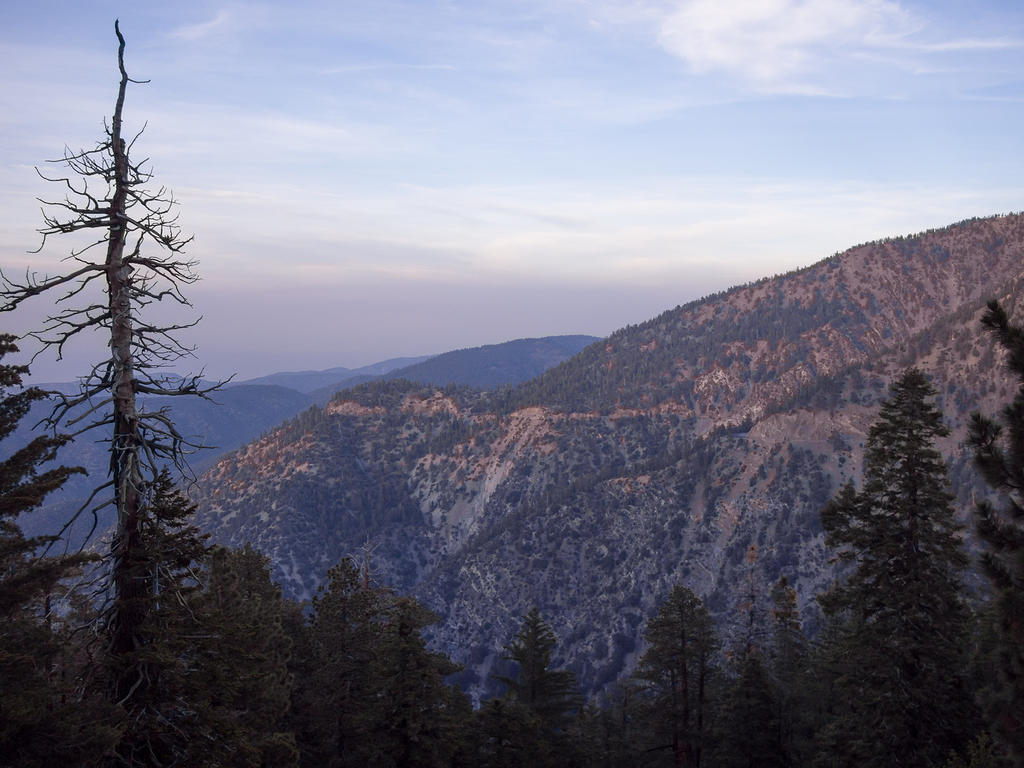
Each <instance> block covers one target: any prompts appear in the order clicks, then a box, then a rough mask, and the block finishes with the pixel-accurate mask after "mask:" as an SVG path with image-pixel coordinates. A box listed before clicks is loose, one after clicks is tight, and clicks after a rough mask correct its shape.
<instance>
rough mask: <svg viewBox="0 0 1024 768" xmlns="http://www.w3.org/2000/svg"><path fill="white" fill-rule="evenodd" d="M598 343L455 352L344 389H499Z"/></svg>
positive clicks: (538, 343) (327, 395) (561, 341)
mask: <svg viewBox="0 0 1024 768" xmlns="http://www.w3.org/2000/svg"><path fill="white" fill-rule="evenodd" d="M597 341H600V339H599V338H598V337H597V336H545V337H543V338H539V339H515V340H514V341H506V342H504V343H502V344H487V345H485V346H482V347H470V348H468V349H457V350H454V351H453V352H445V353H444V354H442V355H436V356H434V357H430V358H426V359H424V360H423V361H421V362H417V363H413V364H412V365H407V366H404V367H401V368H395V369H393V370H390V371H388V372H386V373H384V374H382V375H379V376H370V375H362V376H358V377H354V378H351V379H348V380H347V381H346V386H347V387H348V386H355V385H358V384H364V383H366V382H368V381H374V380H385V381H392V380H395V379H408V380H409V381H413V382H416V383H419V384H433V385H435V386H439V387H444V386H447V385H449V384H461V385H464V386H467V387H474V388H476V389H498V388H499V387H507V386H510V385H514V384H520V383H522V382H524V381H528V380H529V379H532V378H534V377H536V376H540V375H541V374H542V373H544V372H545V371H547V370H548V369H550V368H553V367H554V366H556V365H558V364H559V363H561V362H564V361H565V360H567V359H568V358H570V357H572V356H573V355H575V354H576V353H577V352H579V351H580V350H581V349H583V348H584V347H586V346H588V345H590V344H593V343H594V342H597ZM337 391H338V389H336V388H331V387H325V388H320V389H318V390H315V391H313V392H311V393H310V396H311V397H312V398H313V400H314V401H315V402H317V403H318V404H320V405H325V404H326V403H327V402H328V401H329V400H330V399H331V397H332V396H333V395H334V394H335V393H336V392H337Z"/></svg>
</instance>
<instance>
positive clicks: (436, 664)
mask: <svg viewBox="0 0 1024 768" xmlns="http://www.w3.org/2000/svg"><path fill="white" fill-rule="evenodd" d="M436 622H437V616H436V615H435V614H433V613H431V612H430V611H428V610H427V609H426V608H424V607H423V606H422V605H420V604H419V603H417V602H416V601H415V600H413V599H412V598H410V597H402V598H398V599H396V600H395V601H394V603H393V604H392V605H391V606H390V608H389V610H388V617H387V620H386V621H385V622H384V624H383V626H382V627H381V637H380V643H379V651H380V654H379V657H378V659H379V664H380V667H379V670H378V674H379V676H380V680H381V696H382V698H383V700H384V702H385V711H384V712H383V713H382V714H383V717H382V719H381V721H380V723H379V728H378V731H377V735H376V740H377V741H378V742H379V743H381V744H384V745H386V755H387V760H386V761H382V762H380V763H378V765H380V766H382V768H384V766H388V765H393V766H395V767H396V768H448V766H451V765H452V762H453V760H454V759H455V756H456V755H457V754H458V753H459V752H460V750H461V749H462V744H461V742H462V732H461V731H462V725H463V722H464V721H465V719H466V718H467V716H468V715H469V713H470V705H469V700H468V699H466V697H465V695H464V694H463V693H462V692H461V691H458V690H455V689H453V688H451V687H450V686H448V685H446V684H445V682H444V678H445V677H446V676H447V675H450V674H452V673H454V672H457V671H458V670H459V666H458V665H456V664H454V663H452V661H451V660H450V659H449V658H448V657H447V656H445V655H444V654H441V653H434V652H431V651H428V650H427V645H426V642H425V641H424V639H423V635H422V632H423V629H424V628H425V627H428V626H430V625H431V624H434V623H436Z"/></svg>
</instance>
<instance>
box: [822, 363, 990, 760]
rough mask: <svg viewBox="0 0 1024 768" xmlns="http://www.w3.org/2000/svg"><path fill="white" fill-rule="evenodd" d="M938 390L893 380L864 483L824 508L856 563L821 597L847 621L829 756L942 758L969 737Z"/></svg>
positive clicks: (957, 560)
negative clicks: (936, 398)
mask: <svg viewBox="0 0 1024 768" xmlns="http://www.w3.org/2000/svg"><path fill="white" fill-rule="evenodd" d="M934 394H935V392H934V390H933V389H932V387H931V385H930V384H929V383H928V380H927V379H926V378H925V376H924V374H922V373H921V372H920V371H918V370H916V369H910V370H908V371H906V372H905V373H904V374H903V375H902V376H901V377H900V378H899V379H898V380H897V381H896V382H895V383H894V384H893V385H892V388H891V391H890V397H889V399H888V400H887V401H885V402H884V403H883V404H882V407H881V413H880V416H879V419H878V421H877V422H876V423H875V424H874V425H873V426H872V427H871V429H870V431H869V433H868V440H867V445H866V448H865V456H864V479H863V488H862V489H861V491H860V492H857V491H856V490H855V489H854V488H853V486H852V485H848V486H846V487H845V488H844V489H843V490H842V491H840V493H839V494H838V495H837V496H836V498H834V499H833V500H832V501H830V502H829V503H828V505H826V507H825V509H824V510H823V511H822V513H821V520H822V525H823V527H824V529H825V533H826V542H827V544H828V545H829V546H832V547H836V548H838V550H839V558H840V559H841V560H844V561H847V562H849V563H850V564H851V566H852V570H851V572H850V574H849V576H848V578H847V579H846V580H845V581H844V582H842V583H839V584H836V585H835V586H833V588H832V589H831V590H830V591H829V592H828V593H827V594H826V595H824V596H822V598H821V603H822V606H823V608H824V609H825V611H826V613H828V614H830V615H831V616H834V617H838V618H840V619H841V620H842V622H843V624H842V631H841V633H840V634H839V635H838V639H837V641H836V642H839V643H841V644H842V652H841V653H840V654H839V657H840V658H841V659H842V668H841V671H840V674H839V678H838V680H837V691H836V692H837V694H838V697H839V700H840V705H839V709H838V711H837V713H836V716H834V717H833V718H832V722H831V723H830V724H829V727H828V729H827V730H826V733H825V734H824V735H823V738H822V747H823V764H827V765H872V766H911V765H914V766H933V765H942V764H943V763H944V762H945V760H946V758H947V757H948V755H949V753H950V751H951V750H953V749H961V748H963V746H964V745H965V741H966V739H967V738H968V735H969V734H971V733H972V727H973V722H972V719H973V718H972V715H973V712H972V709H971V705H970V696H969V695H968V693H967V690H966V686H965V682H964V670H965V661H966V654H965V645H966V630H967V612H966V609H965V607H964V604H963V600H962V598H961V595H960V588H961V574H962V571H963V569H964V567H965V565H966V557H965V555H964V552H963V549H962V546H961V541H960V536H959V528H958V526H957V524H956V521H955V519H954V512H953V507H952V497H951V495H950V494H949V492H948V491H947V489H946V465H945V463H944V461H943V459H942V457H941V455H940V454H939V452H938V451H937V450H936V449H935V447H934V444H933V442H934V440H935V438H937V437H940V436H943V435H946V434H948V430H947V428H946V426H945V425H944V424H943V421H942V415H941V414H940V412H939V411H938V409H937V408H936V407H935V406H934V404H933V403H932V402H931V397H932V396H933V395H934Z"/></svg>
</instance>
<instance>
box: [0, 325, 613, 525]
mask: <svg viewBox="0 0 1024 768" xmlns="http://www.w3.org/2000/svg"><path fill="white" fill-rule="evenodd" d="M596 340H597V339H596V338H595V337H592V336H552V337H547V338H543V339H519V340H516V341H511V342H506V343H504V344H493V345H488V346H485V347H477V348H473V349H461V350H457V351H454V352H448V353H445V354H442V355H438V356H436V357H433V358H431V357H429V356H421V357H403V358H393V359H390V360H384V361H382V362H379V363H373V364H372V365H367V366H363V367H362V368H357V369H347V368H331V369H328V370H325V371H302V372H284V373H274V374H270V375H268V376H263V377H260V378H257V379H250V380H248V381H243V382H230V383H228V384H227V385H225V386H224V387H223V388H222V389H221V390H218V391H217V392H215V393H213V394H211V396H210V398H209V399H201V398H193V397H182V398H160V397H152V398H143V399H142V400H141V401H140V402H141V404H142V405H143V406H144V407H146V408H149V409H151V410H157V409H161V408H166V409H167V410H168V412H169V415H170V417H171V419H172V421H173V422H174V424H175V426H176V427H177V429H178V431H179V432H180V433H181V434H182V436H184V437H185V438H186V439H188V440H191V441H193V442H194V443H196V444H197V445H201V446H202V449H201V450H198V451H196V452H195V453H193V454H192V455H191V456H190V457H189V464H190V468H191V470H192V471H193V472H194V473H196V474H199V473H201V472H203V471H205V470H207V469H209V468H210V467H211V466H212V465H213V464H214V463H215V462H216V461H217V460H218V459H219V458H220V457H221V456H222V455H223V454H224V453H226V452H228V451H230V450H233V449H236V448H238V447H240V446H242V445H245V444H246V443H248V442H249V441H251V440H253V439H255V438H257V437H259V435H260V434H261V433H263V432H266V431H267V430H269V429H271V428H273V427H277V426H279V425H280V424H282V423H283V422H285V421H286V420H288V419H290V418H292V417H293V416H295V415H296V414H297V413H299V412H300V411H303V410H305V409H306V408H308V407H309V406H310V405H312V404H314V403H321V404H323V403H326V402H327V401H328V400H329V399H330V397H331V396H332V395H334V394H335V393H336V392H337V391H338V390H339V389H341V388H342V387H344V386H346V385H347V384H348V383H349V382H353V383H354V382H357V381H366V380H377V379H380V378H381V377H385V376H387V377H388V378H396V377H407V378H410V379H413V380H422V381H429V382H433V383H440V384H446V383H450V382H456V383H468V384H474V385H477V386H489V387H501V386H507V385H511V384H515V383H518V382H520V381H522V380H524V379H526V378H529V377H530V376H533V375H536V374H539V373H541V372H543V371H544V370H546V369H548V368H550V367H551V366H553V365H555V364H556V363H559V362H562V361H563V360H565V359H566V358H568V357H570V356H572V355H573V354H575V353H576V352H578V351H579V350H580V349H581V348H582V347H583V346H585V345H586V344H588V343H590V342H593V341H596ZM324 382H330V383H329V384H327V385H326V387H322V385H323V383H324ZM40 386H41V387H42V388H43V389H48V390H52V391H56V392H62V393H64V394H74V393H77V392H78V384H77V382H61V383H54V384H43V385H40ZM318 388H320V389H318ZM46 413H48V406H47V405H45V404H39V405H37V407H36V408H35V409H34V411H33V413H32V414H30V415H29V417H28V418H27V419H25V420H23V422H22V423H21V424H19V426H18V428H17V430H16V432H15V434H14V436H13V438H12V439H11V441H10V443H9V445H8V444H6V443H5V444H4V445H3V446H2V449H3V450H13V449H14V448H16V447H18V446H20V445H24V444H25V443H27V442H28V440H30V439H31V437H32V426H33V425H34V424H36V423H37V422H38V421H39V420H40V419H42V418H43V417H44V416H45V415H46ZM102 437H105V435H104V436H101V438H100V439H97V437H95V436H84V437H80V438H79V439H78V440H76V441H75V442H74V443H72V444H71V445H70V446H68V447H66V448H64V449H63V450H62V451H61V456H60V461H61V463H63V464H67V465H71V466H82V467H84V468H85V469H86V470H87V472H88V475H87V476H81V475H75V476H73V477H72V478H71V479H70V480H69V481H68V483H67V484H66V485H65V487H64V488H63V489H62V490H61V491H59V492H58V493H56V494H54V496H53V497H52V498H51V499H50V501H49V502H48V503H47V506H46V508H45V509H43V510H41V511H40V512H38V513H36V514H34V515H32V516H30V517H28V518H26V520H25V521H24V527H25V530H26V532H28V533H29V534H30V535H36V534H44V533H52V532H54V531H56V530H59V529H60V527H61V525H62V524H63V521H65V520H67V519H68V518H69V517H70V516H71V515H73V514H74V512H75V510H77V509H78V508H79V507H80V506H81V505H82V503H83V501H84V500H85V499H87V498H88V496H89V493H90V491H91V489H92V488H93V487H94V486H95V485H96V480H95V478H97V477H104V476H105V475H106V471H107V465H108V462H109V455H108V453H107V450H106V449H107V444H106V443H105V442H104V441H103V440H102ZM112 514H113V512H112V510H105V511H102V512H100V513H99V514H98V515H97V517H96V518H95V520H94V519H93V517H92V515H91V514H86V515H84V516H83V519H82V521H81V524H80V525H78V526H76V527H75V529H74V530H73V535H72V537H71V538H72V540H73V541H74V543H75V544H77V543H78V542H79V541H80V540H81V539H82V538H84V537H85V536H87V535H88V534H89V531H90V529H92V528H93V526H94V524H95V527H96V529H98V530H100V531H102V530H104V529H105V528H106V527H107V526H108V525H109V524H110V523H111V522H112V519H113V518H112Z"/></svg>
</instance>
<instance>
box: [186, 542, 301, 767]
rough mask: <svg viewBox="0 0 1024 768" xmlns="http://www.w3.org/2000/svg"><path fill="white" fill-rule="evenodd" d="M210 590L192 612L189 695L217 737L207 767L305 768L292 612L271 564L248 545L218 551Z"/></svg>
mask: <svg viewBox="0 0 1024 768" xmlns="http://www.w3.org/2000/svg"><path fill="white" fill-rule="evenodd" d="M202 578H203V589H202V592H201V594H199V595H198V596H197V597H196V599H195V600H194V601H193V605H192V606H190V608H191V610H192V613H193V615H194V616H195V621H194V622H193V626H192V627H191V631H189V629H188V628H186V632H187V636H188V637H189V638H190V639H191V641H192V642H191V648H190V649H189V652H188V654H187V656H186V659H187V663H189V664H190V665H191V666H192V669H193V670H194V671H193V672H191V673H190V676H191V677H192V679H193V680H194V685H193V686H192V688H193V690H192V692H191V694H190V696H191V698H192V702H193V708H195V709H196V710H197V711H199V712H200V713H201V714H200V717H201V718H202V719H203V721H204V728H205V729H206V730H207V732H208V733H209V735H210V742H211V743H210V746H209V747H208V748H207V749H206V753H207V754H206V757H205V759H207V760H209V761H210V762H212V763H215V764H216V765H219V766H225V768H226V767H227V766H234V767H237V768H260V767H261V766H275V768H277V767H278V766H279V767H280V768H288V766H294V765H297V764H298V749H297V748H296V746H295V738H294V736H293V735H292V734H291V733H289V732H288V731H287V727H286V725H285V715H286V713H287V711H288V706H289V703H290V700H291V693H292V680H291V675H290V674H289V671H288V661H289V658H290V655H291V645H292V643H291V638H289V637H288V635H287V633H286V631H285V628H284V616H285V611H286V605H285V603H284V601H283V600H282V598H281V589H280V587H278V586H277V585H276V584H274V583H272V582H271V580H270V563H269V560H268V558H267V557H266V556H265V555H263V554H261V553H259V552H257V551H256V550H255V549H253V548H252V547H251V546H250V545H248V544H246V545H245V546H244V547H243V548H242V549H238V550H229V549H224V548H220V547H218V548H216V549H214V550H213V551H212V552H211V553H210V554H209V556H208V557H207V559H206V564H205V568H204V569H203V574H202Z"/></svg>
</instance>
